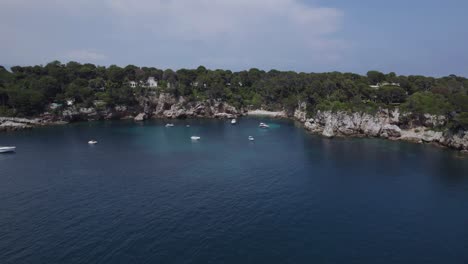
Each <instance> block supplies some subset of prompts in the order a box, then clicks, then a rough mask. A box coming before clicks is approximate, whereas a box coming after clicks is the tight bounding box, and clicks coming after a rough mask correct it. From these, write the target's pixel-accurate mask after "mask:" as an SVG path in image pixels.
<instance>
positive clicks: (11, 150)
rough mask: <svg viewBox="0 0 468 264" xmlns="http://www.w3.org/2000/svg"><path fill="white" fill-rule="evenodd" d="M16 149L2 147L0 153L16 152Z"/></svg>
mask: <svg viewBox="0 0 468 264" xmlns="http://www.w3.org/2000/svg"><path fill="white" fill-rule="evenodd" d="M15 150H16V147H0V153H8V152H15Z"/></svg>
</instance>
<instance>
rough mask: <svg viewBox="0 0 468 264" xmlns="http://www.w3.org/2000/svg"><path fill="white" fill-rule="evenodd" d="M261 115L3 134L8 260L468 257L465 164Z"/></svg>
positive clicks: (0, 202)
mask: <svg viewBox="0 0 468 264" xmlns="http://www.w3.org/2000/svg"><path fill="white" fill-rule="evenodd" d="M259 121H264V120H260V119H248V118H245V119H241V120H240V122H239V124H238V125H237V126H231V125H230V124H229V123H228V122H227V121H220V120H186V121H177V122H175V124H176V126H175V127H172V128H166V127H164V122H163V121H151V122H147V123H144V124H136V123H133V122H123V121H120V122H96V123H80V124H73V125H68V126H62V127H60V126H59V127H48V128H40V129H35V130H32V131H24V132H16V133H3V134H0V145H2V144H3V145H16V146H17V147H18V151H17V153H16V154H9V155H5V154H3V155H0V263H2V264H10V263H15V264H17V263H28V264H29V263H32V264H35V263H41V264H42V263H44V264H55V263H57V264H58V263H369V264H371V263H372V264H375V263H468V159H467V158H466V157H465V158H464V157H461V156H459V154H457V153H456V152H454V151H450V150H444V149H440V148H437V147H433V146H427V145H417V144H411V143H404V142H390V141H384V140H378V139H332V140H330V139H324V138H322V137H318V136H313V135H309V134H307V133H306V132H304V130H303V129H301V128H300V127H296V126H295V125H294V123H292V122H289V121H282V120H267V121H268V123H270V124H271V126H272V127H271V128H270V129H268V130H262V129H259V128H258V127H257V125H258V122H259ZM186 124H190V125H191V127H189V128H187V127H186V126H185V125H186ZM192 135H198V136H201V140H200V141H199V142H192V141H191V140H190V136H192ZM249 135H252V136H254V137H255V142H249V141H248V140H247V137H248V136H249ZM90 139H97V140H98V141H99V144H97V145H95V146H89V145H88V144H87V141H88V140H90Z"/></svg>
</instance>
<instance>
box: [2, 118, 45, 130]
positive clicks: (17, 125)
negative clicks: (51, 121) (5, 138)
mask: <svg viewBox="0 0 468 264" xmlns="http://www.w3.org/2000/svg"><path fill="white" fill-rule="evenodd" d="M40 125H42V122H41V120H40V119H37V118H34V119H28V118H17V117H0V131H16V130H23V129H30V128H32V127H34V126H40Z"/></svg>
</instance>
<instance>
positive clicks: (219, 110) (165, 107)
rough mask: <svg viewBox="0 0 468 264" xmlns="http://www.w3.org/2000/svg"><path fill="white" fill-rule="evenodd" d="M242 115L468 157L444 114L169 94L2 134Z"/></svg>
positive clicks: (46, 117) (6, 127)
mask: <svg viewBox="0 0 468 264" xmlns="http://www.w3.org/2000/svg"><path fill="white" fill-rule="evenodd" d="M168 101H169V102H168ZM142 110H146V111H142ZM241 116H259V117H261V116H264V117H271V118H285V119H290V120H293V121H297V122H299V123H300V124H301V125H302V126H303V128H304V129H305V130H306V131H308V132H310V133H313V134H317V135H321V136H324V137H328V138H333V137H374V138H382V139H388V140H392V141H409V142H413V143H419V144H432V145H437V146H441V147H446V148H450V149H453V150H458V151H460V152H462V153H464V154H467V153H468V132H467V131H461V132H458V133H452V132H449V131H440V130H438V129H437V128H438V127H440V126H442V125H445V122H446V120H445V119H444V118H443V117H439V116H430V115H427V116H426V121H425V122H424V123H422V124H412V123H409V124H405V123H404V122H405V121H403V120H404V119H405V116H404V115H403V114H401V113H399V112H398V111H397V110H394V111H388V110H381V111H380V112H379V113H377V114H375V115H371V114H366V113H346V112H337V113H332V112H329V111H325V112H320V111H318V112H317V113H316V114H315V116H314V117H313V118H310V117H307V114H306V109H305V107H304V106H302V107H301V106H299V107H298V108H297V109H296V110H295V112H294V113H290V114H288V113H286V112H285V111H284V110H283V111H267V110H263V109H251V110H245V109H236V108H235V107H233V106H230V105H229V104H227V103H225V102H220V101H204V102H191V103H187V102H185V101H184V99H183V98H181V99H178V100H175V99H174V98H167V97H165V96H164V95H161V96H160V97H159V98H158V99H157V100H156V101H153V104H152V107H151V108H148V107H146V109H144V108H139V107H136V108H129V107H126V106H116V107H114V108H112V109H106V110H101V111H98V110H96V109H94V108H78V107H74V108H73V107H72V108H68V109H65V110H63V111H62V112H61V113H60V114H57V113H56V114H51V113H44V114H43V115H41V116H38V117H35V118H15V117H0V132H1V131H18V130H24V129H32V128H34V127H40V126H51V125H63V124H68V123H74V122H87V121H96V120H128V119H133V120H134V121H135V122H141V121H144V120H148V119H185V118H217V119H230V118H237V117H241ZM405 126H406V127H405Z"/></svg>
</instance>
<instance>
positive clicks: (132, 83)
mask: <svg viewBox="0 0 468 264" xmlns="http://www.w3.org/2000/svg"><path fill="white" fill-rule="evenodd" d="M128 84H129V85H130V87H132V88H136V87H137V82H135V81H129V82H128Z"/></svg>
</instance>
